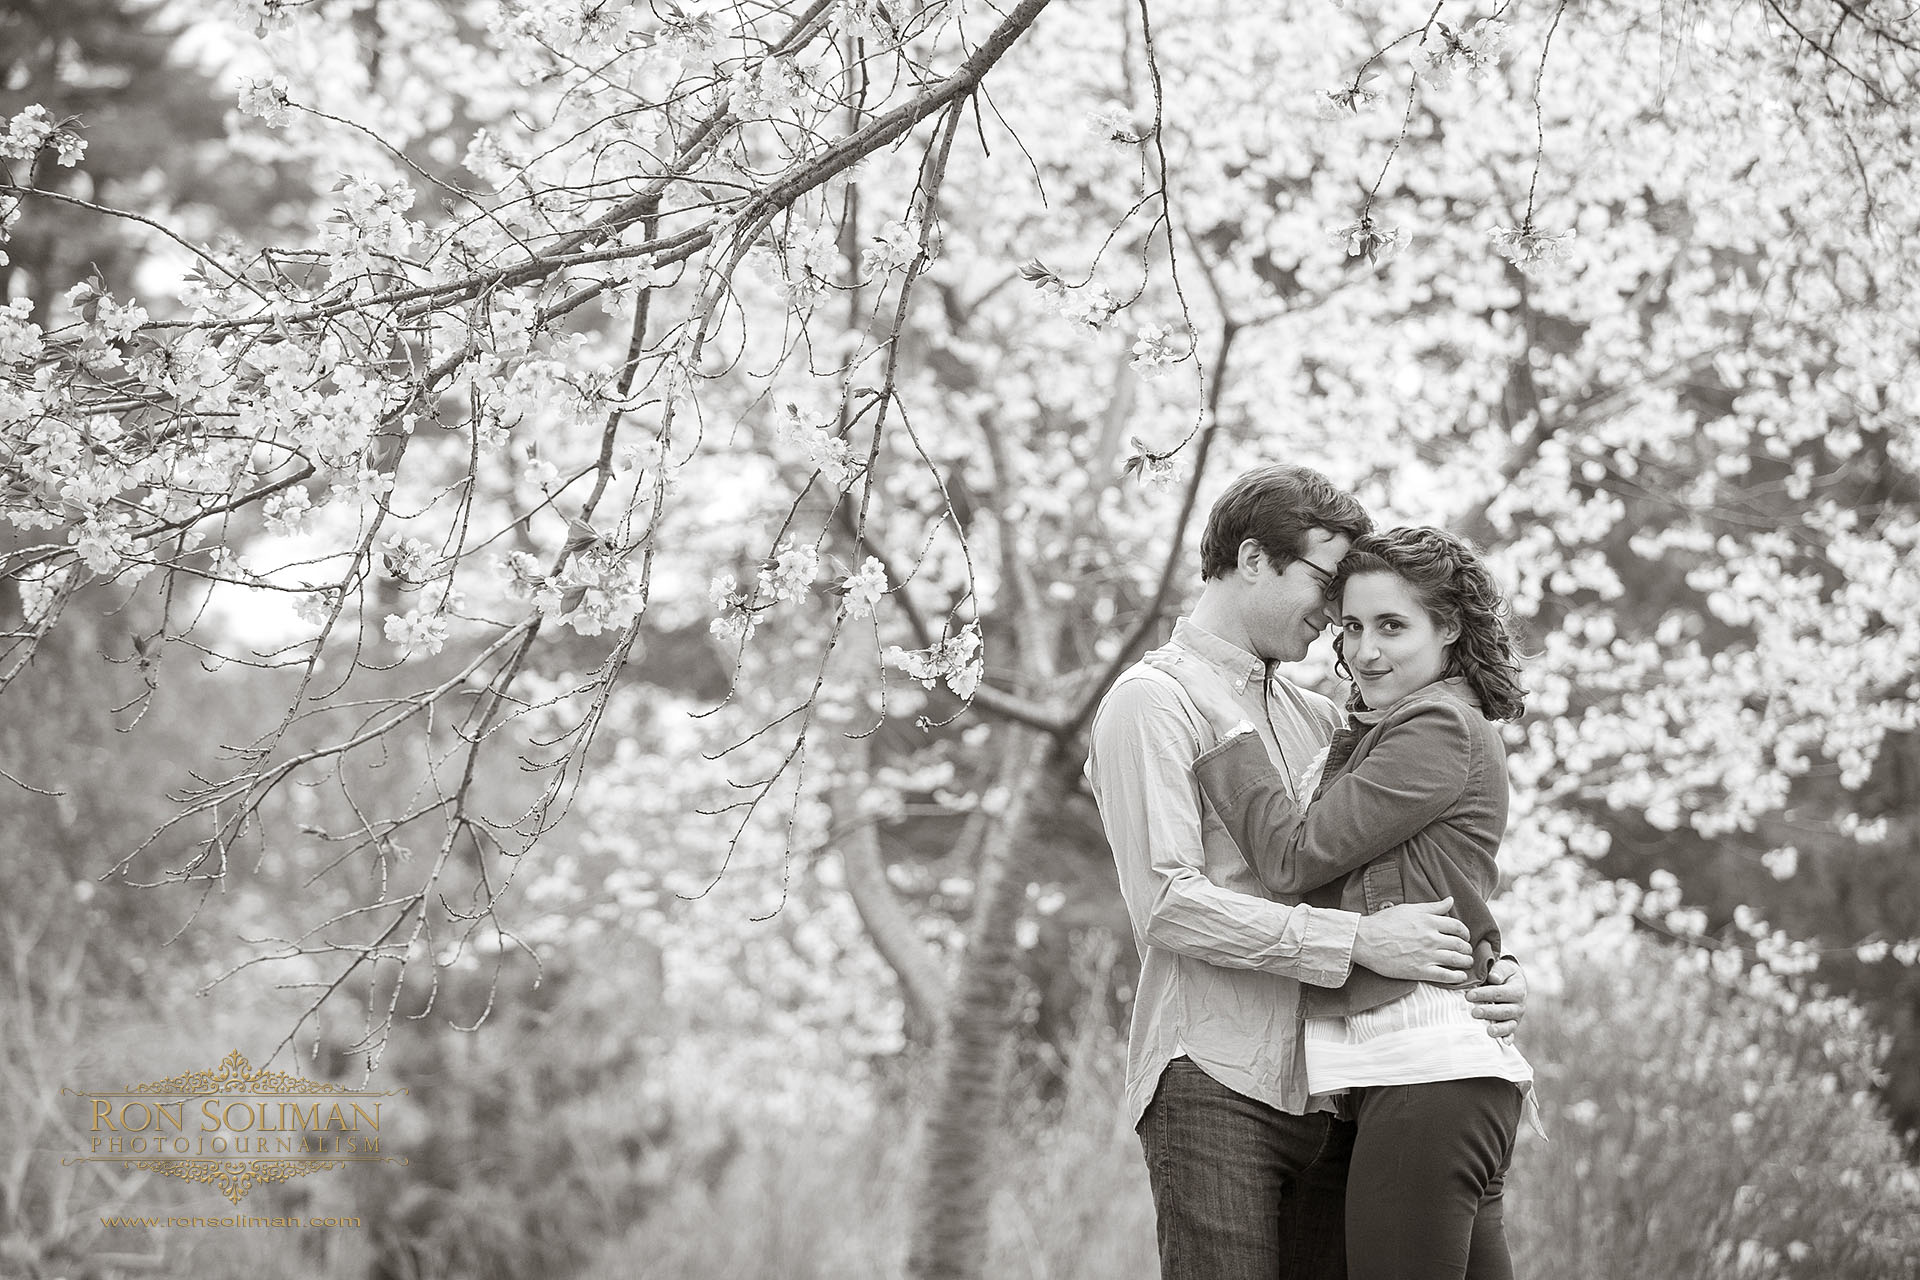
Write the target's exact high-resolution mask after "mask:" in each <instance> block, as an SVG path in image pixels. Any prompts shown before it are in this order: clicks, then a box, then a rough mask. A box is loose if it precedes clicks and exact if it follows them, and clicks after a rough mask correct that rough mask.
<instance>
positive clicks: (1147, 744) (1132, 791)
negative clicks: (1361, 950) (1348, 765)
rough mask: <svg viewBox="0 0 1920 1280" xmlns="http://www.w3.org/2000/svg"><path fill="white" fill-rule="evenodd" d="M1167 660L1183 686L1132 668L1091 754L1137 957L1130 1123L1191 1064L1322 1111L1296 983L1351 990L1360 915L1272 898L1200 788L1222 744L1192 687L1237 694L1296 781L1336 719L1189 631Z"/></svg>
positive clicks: (1092, 777) (1241, 1088) (1260, 1093)
mask: <svg viewBox="0 0 1920 1280" xmlns="http://www.w3.org/2000/svg"><path fill="white" fill-rule="evenodd" d="M1160 652H1161V653H1164V654H1169V655H1175V656H1177V657H1179V658H1180V659H1181V660H1182V661H1181V671H1180V675H1179V676H1178V677H1177V678H1176V677H1175V676H1174V675H1172V674H1169V673H1168V672H1165V671H1160V670H1157V669H1156V668H1153V667H1150V666H1147V665H1146V664H1144V663H1140V664H1136V665H1135V666H1133V667H1131V668H1129V669H1128V670H1127V671H1126V672H1124V673H1123V674H1122V675H1121V676H1120V678H1119V679H1118V680H1117V681H1115V683H1114V686H1113V688H1112V689H1111V690H1110V691H1109V692H1108V694H1107V696H1106V698H1105V699H1103V700H1102V702H1101V704H1100V710H1099V712H1098V713H1097V714H1096V715H1095V716H1094V720H1093V734H1092V744H1091V747H1090V749H1089V752H1088V756H1087V779H1088V781H1089V782H1090V783H1091V784H1092V787H1093V795H1094V800H1095V802H1096V803H1097V804H1098V805H1099V807H1100V818H1101V822H1102V824H1103V825H1104V826H1105V827H1106V831H1107V842H1108V844H1109V845H1110V846H1111V847H1112V849H1113V857H1114V865H1115V867H1116V869H1117V870H1118V872H1119V876H1120V892H1121V895H1122V896H1123V897H1124V898H1125V899H1126V903H1127V913H1128V915H1129V917H1130V918H1131V920H1132V923H1133V934H1134V944H1135V945H1136V946H1137V947H1138V948H1139V950H1140V981H1139V985H1138V987H1137V989H1136V990H1135V992H1134V1002H1133V1023H1132V1028H1131V1031H1130V1034H1129V1037H1128V1049H1127V1100H1128V1107H1129V1111H1130V1112H1131V1115H1132V1119H1133V1121H1134V1123H1136V1124H1138V1123H1139V1120H1140V1116H1141V1114H1142V1113H1143V1112H1145V1110H1146V1108H1147V1104H1148V1103H1149V1102H1151V1101H1152V1100H1153V1093H1154V1090H1155V1088H1156V1087H1157V1086H1158V1084H1159V1080H1160V1073H1161V1071H1162V1070H1164V1069H1165V1067H1166V1064H1167V1063H1168V1062H1169V1061H1171V1060H1172V1059H1173V1058H1174V1057H1176V1056H1178V1055H1180V1054H1183V1053H1184V1054H1185V1055H1186V1056H1187V1057H1189V1058H1191V1059H1192V1060H1193V1061H1194V1063H1195V1064H1196V1065H1198V1066H1199V1067H1200V1068H1201V1069H1202V1070H1204V1071H1205V1072H1206V1073H1207V1074H1208V1075H1210V1076H1212V1077H1213V1078H1214V1079H1215V1080H1217V1081H1219V1082H1220V1083H1221V1084H1223V1085H1225V1086H1226V1087H1227V1088H1229V1089H1232V1090H1234V1091H1235V1092H1237V1093H1241V1094H1244V1095H1245V1096H1247V1097H1249V1098H1253V1099H1255V1100H1257V1101H1260V1102H1264V1103H1266V1104H1267V1105H1269V1106H1273V1107H1277V1108H1279V1109H1280V1110H1283V1111H1287V1112H1291V1113H1294V1114H1296V1115H1297V1114H1304V1113H1306V1112H1307V1111H1309V1110H1320V1109H1324V1107H1325V1106H1326V1104H1324V1103H1316V1102H1314V1101H1313V1100H1312V1099H1311V1097H1310V1095H1309V1093H1308V1091H1307V1072H1306V1058H1305V1052H1304V1046H1303V1043H1302V1038H1301V1029H1300V1021H1299V1007H1300V985H1299V984H1300V983H1302V982H1307V983H1313V984H1315V985H1319V986H1329V987H1333V986H1339V985H1340V984H1341V983H1342V982H1344V981H1345V980H1346V977H1347V973H1348V970H1349V969H1350V968H1351V966H1352V961H1353V939H1354V934H1355V931H1356V930H1357V929H1358V927H1359V917H1358V916H1356V915H1352V914H1350V913H1348V912H1344V911H1327V910H1320V909H1316V908H1310V907H1306V906H1302V905H1300V904H1299V903H1298V902H1297V901H1295V900H1292V899H1286V900H1279V901H1276V900H1274V899H1273V898H1271V897H1269V896H1268V895H1267V893H1266V891H1265V890H1264V888H1263V887H1262V886H1261V884H1260V882H1259V880H1258V879H1257V878H1256V877H1255V876H1254V874H1253V872H1252V870H1251V869H1250V868H1249V867H1248V866H1247V864H1246V861H1245V859H1244V858H1242V857H1241V855H1240V850H1239V848H1238V847H1237V846H1236V845H1235V844H1234V843H1233V839H1232V837H1231V836H1229V835H1228V834H1227V832H1226V828H1225V827H1223V826H1222V825H1221V823H1220V820H1219V818H1218V817H1216V816H1215V815H1214V814H1213V812H1212V811H1211V810H1210V809H1209V808H1207V806H1206V805H1205V803H1204V801H1203V800H1202V799H1201V796H1200V791H1199V788H1198V786H1197V784H1196V783H1195V782H1194V780H1193V762H1194V759H1195V758H1196V757H1197V756H1199V755H1200V753H1201V752H1202V751H1205V750H1206V749H1207V748H1209V747H1211V746H1212V745H1214V742H1215V741H1216V735H1215V733H1214V731H1213V729H1212V728H1211V727H1210V726H1209V724H1208V722H1207V719H1206V717H1205V716H1203V715H1202V714H1201V713H1200V712H1199V710H1198V709H1197V708H1196V707H1195V706H1194V705H1193V702H1192V700H1191V699H1190V698H1189V697H1188V695H1187V694H1186V692H1185V686H1184V685H1183V683H1182V682H1183V681H1197V680H1208V681H1215V682H1217V687H1218V689H1219V690H1220V691H1221V692H1223V693H1225V692H1230V693H1231V694H1232V695H1233V697H1234V699H1235V700H1236V701H1238V702H1239V703H1240V704H1241V705H1242V706H1243V707H1244V708H1245V709H1246V712H1247V718H1248V721H1249V722H1250V723H1251V724H1252V725H1253V726H1254V729H1255V732H1257V733H1258V734H1259V735H1260V739H1261V741H1262V743H1263V744H1265V746H1266V748H1267V752H1268V754H1269V755H1270V756H1271V757H1272V758H1273V760H1274V763H1275V764H1276V765H1278V766H1279V767H1280V768H1282V769H1283V770H1284V771H1286V772H1287V773H1288V775H1289V777H1290V778H1294V779H1298V778H1299V777H1300V776H1301V775H1302V774H1303V773H1304V771H1305V770H1306V768H1307V766H1308V764H1309V763H1310V762H1311V761H1312V760H1313V759H1314V758H1315V757H1317V756H1318V755H1319V753H1320V751H1321V749H1322V748H1323V747H1325V746H1326V744H1327V739H1328V738H1329V737H1330V736H1331V734H1332V732H1333V728H1334V725H1335V724H1336V723H1337V720H1338V716H1337V712H1336V711H1335V709H1334V706H1333V704H1332V703H1331V702H1329V701H1328V700H1327V699H1325V698H1323V697H1321V696H1320V695H1319V694H1316V693H1312V692H1309V691H1307V690H1304V689H1300V688H1299V687H1297V686H1296V685H1294V684H1293V683H1292V682H1290V681H1288V680H1285V679H1283V678H1280V677H1277V676H1276V677H1274V678H1272V679H1268V670H1267V666H1266V664H1265V663H1263V662H1262V661H1261V660H1260V659H1259V658H1257V657H1255V656H1254V655H1253V654H1251V653H1248V652H1247V651H1246V650H1244V649H1241V648H1240V647H1238V646H1237V645H1233V644H1230V643H1228V642H1227V641H1225V640H1223V639H1221V638H1220V637H1219V636H1216V635H1214V634H1212V633H1211V632H1208V631H1205V630H1203V629H1201V628H1199V627H1196V626H1194V625H1193V623H1192V622H1190V621H1188V620H1187V619H1184V618H1183V619H1181V620H1180V621H1179V622H1178V623H1177V624H1175V626H1174V630H1173V637H1172V639H1171V641H1170V642H1169V643H1168V645H1167V646H1166V648H1165V649H1163V650H1160Z"/></svg>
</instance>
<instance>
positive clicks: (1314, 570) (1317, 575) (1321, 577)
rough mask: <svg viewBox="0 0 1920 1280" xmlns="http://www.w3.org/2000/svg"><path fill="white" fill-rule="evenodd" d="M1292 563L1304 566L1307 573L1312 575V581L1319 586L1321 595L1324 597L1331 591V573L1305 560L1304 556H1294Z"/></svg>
mask: <svg viewBox="0 0 1920 1280" xmlns="http://www.w3.org/2000/svg"><path fill="white" fill-rule="evenodd" d="M1293 562H1294V563H1295V564H1299V565H1305V566H1306V569H1307V572H1308V573H1310V574H1312V575H1313V579H1314V581H1315V582H1318V583H1319V584H1320V594H1321V595H1325V594H1327V592H1329V591H1331V590H1332V589H1333V574H1332V572H1330V571H1329V570H1327V569H1324V568H1322V567H1321V566H1319V565H1317V564H1315V563H1314V562H1313V561H1311V560H1309V559H1307V558H1306V557H1304V556H1295V557H1294V560H1293Z"/></svg>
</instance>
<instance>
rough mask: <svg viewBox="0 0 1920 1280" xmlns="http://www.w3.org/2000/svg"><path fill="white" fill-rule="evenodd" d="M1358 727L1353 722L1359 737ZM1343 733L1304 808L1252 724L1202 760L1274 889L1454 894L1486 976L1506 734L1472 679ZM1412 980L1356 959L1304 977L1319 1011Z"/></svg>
mask: <svg viewBox="0 0 1920 1280" xmlns="http://www.w3.org/2000/svg"><path fill="white" fill-rule="evenodd" d="M1353 732H1354V730H1352V729H1349V730H1343V731H1342V734H1344V735H1347V736H1348V738H1349V740H1351V735H1352V734H1353ZM1345 745H1346V744H1345V743H1344V742H1341V741H1340V735H1336V742H1335V748H1336V749H1335V751H1334V753H1333V755H1332V756H1331V757H1330V759H1329V763H1328V766H1327V772H1326V774H1325V775H1324V776H1323V777H1322V779H1321V785H1320V787H1319V789H1318V791H1317V792H1316V793H1315V798H1314V800H1313V803H1312V805H1311V806H1310V807H1308V808H1307V810H1306V812H1305V814H1304V816H1303V815H1302V813H1301V810H1300V804H1299V802H1298V801H1297V800H1295V799H1294V797H1293V794H1292V793H1291V792H1289V791H1288V789H1287V783H1286V781H1285V780H1284V779H1282V778H1281V777H1280V775H1279V774H1278V773H1277V772H1276V771H1275V769H1274V765H1273V762H1272V761H1271V759H1269V758H1268V756H1267V752H1266V749H1265V748H1264V747H1263V746H1261V744H1260V739H1259V738H1258V737H1257V736H1256V735H1254V734H1250V733H1249V734H1236V735H1232V736H1229V737H1227V738H1226V739H1224V740H1222V742H1221V743H1220V745H1218V746H1217V747H1214V748H1213V749H1212V750H1211V751H1208V752H1206V753H1205V754H1203V755H1202V756H1201V757H1200V758H1199V759H1198V760H1196V761H1195V762H1194V766H1193V770H1194V775H1195V777H1196V778H1197V779H1198V780H1199V783H1200V787H1201V789H1202V790H1203V791H1204V792H1205V793H1206V796H1207V799H1208V801H1209V802H1210V803H1211V804H1212V805H1213V807H1214V809H1215V811H1216V812H1218V813H1219V815H1220V818H1221V821H1223V822H1224V823H1225V824H1226V827H1227V831H1228V832H1229V833H1231V834H1232V836H1233V839H1234V842H1235V843H1236V844H1238V845H1239V846H1240V852H1241V854H1242V856H1244V857H1245V858H1246V860H1247V863H1248V865H1250V866H1251V867H1252V868H1253V870H1254V874H1256V875H1258V876H1259V877H1260V879H1261V881H1262V882H1263V883H1264V884H1265V885H1266V886H1267V888H1268V890H1269V891H1271V892H1272V893H1273V894H1275V895H1276V896H1279V897H1283V898H1291V899H1293V900H1295V901H1304V902H1306V903H1307V905H1309V906H1315V907H1333V908H1338V909H1340V910H1343V911H1352V912H1356V913H1358V914H1361V915H1371V914H1373V913H1374V912H1376V911H1383V910H1385V909H1386V908H1388V907H1391V906H1395V905H1397V904H1399V903H1403V902H1433V901H1437V900H1438V899H1441V898H1446V897H1451V898H1452V899H1453V913H1454V915H1455V916H1456V917H1458V918H1459V920H1460V922H1461V923H1462V924H1464V925H1466V926H1467V933H1468V938H1467V941H1468V944H1469V945H1470V946H1471V947H1472V948H1473V953H1474V971H1473V976H1474V978H1475V979H1477V980H1479V981H1482V982H1484V981H1485V980H1486V977H1487V969H1488V967H1489V966H1491V965H1492V963H1493V958H1494V957H1495V956H1497V955H1499V954H1500V929H1499V926H1497V925H1496V924H1495V923H1494V920H1493V915H1492V913H1491V912H1489V911H1488V910H1487V899H1488V898H1489V897H1491V896H1492V895H1493V892H1494V890H1495V888H1497V887H1498V885H1499V881H1500V874H1499V871H1498V870H1497V869H1496V867H1495V865H1494V855H1495V853H1496V852H1497V851H1498V850H1499V848H1500V838H1501V837H1502V836H1503V835H1504V834H1505V833H1506V828H1507V765H1506V747H1505V745H1504V744H1503V743H1502V742H1501V740H1500V731H1499V730H1498V728H1496V727H1495V726H1494V724H1493V723H1492V722H1491V721H1489V720H1488V719H1487V718H1486V716H1484V715H1482V714H1481V711H1480V703H1479V700H1478V699H1477V698H1475V697H1474V695H1473V691H1472V689H1471V688H1469V687H1468V685H1467V683H1466V681H1465V680H1462V679H1458V678H1454V679H1447V680H1438V681H1435V682H1434V683H1433V684H1430V685H1427V686H1426V687H1425V688H1422V689H1418V690H1416V691H1415V692H1413V693H1410V694H1408V695H1407V696H1406V697H1404V698H1402V699H1401V700H1400V701H1399V702H1396V703H1395V704H1394V705H1393V706H1392V707H1390V708H1388V710H1387V711H1386V712H1385V713H1384V714H1382V715H1381V716H1380V717H1379V719H1378V722H1377V723H1375V724H1374V725H1372V726H1371V727H1370V728H1366V729H1365V731H1364V732H1362V733H1360V734H1359V737H1358V741H1357V742H1354V743H1353V749H1352V754H1351V755H1349V756H1347V757H1346V759H1345V760H1344V761H1340V760H1338V759H1337V756H1338V748H1340V747H1344V746H1345ZM1413 986H1414V984H1413V983H1412V982H1410V981H1405V980H1402V979H1398V978H1383V977H1381V976H1380V975H1379V974H1376V973H1374V972H1372V971H1371V970H1369V969H1362V968H1358V967H1356V968H1355V969H1354V970H1353V971H1352V975H1351V976H1350V977H1349V978H1348V979H1347V981H1346V984H1345V985H1344V986H1341V987H1338V988H1333V989H1328V988H1323V987H1309V988H1307V989H1306V997H1307V998H1306V1002H1305V1013H1306V1015H1307V1016H1308V1017H1315V1018H1318V1017H1335V1016H1341V1015H1345V1014H1349V1013H1359V1012H1362V1011H1364V1010H1367V1009H1372V1008H1374V1007H1376V1006H1378V1005H1382V1004H1385V1003H1386V1002H1387V1001H1389V1000H1392V999H1395V998H1397V997H1398V996H1401V995H1404V994H1405V993H1406V992H1408V991H1410V990H1412V989H1413Z"/></svg>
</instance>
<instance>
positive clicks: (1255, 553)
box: [1238, 538, 1267, 574]
mask: <svg viewBox="0 0 1920 1280" xmlns="http://www.w3.org/2000/svg"><path fill="white" fill-rule="evenodd" d="M1266 561H1267V550H1266V548H1265V547H1263V546H1261V545H1260V544H1259V542H1257V541H1255V540H1254V539H1252V538H1243V539H1241V541H1240V558H1239V565H1238V567H1239V569H1240V572H1242V573H1248V574H1258V573H1259V572H1260V566H1261V565H1263V564H1265V563H1266Z"/></svg>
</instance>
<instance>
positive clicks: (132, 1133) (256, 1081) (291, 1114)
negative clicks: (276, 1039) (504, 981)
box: [60, 1049, 407, 1205]
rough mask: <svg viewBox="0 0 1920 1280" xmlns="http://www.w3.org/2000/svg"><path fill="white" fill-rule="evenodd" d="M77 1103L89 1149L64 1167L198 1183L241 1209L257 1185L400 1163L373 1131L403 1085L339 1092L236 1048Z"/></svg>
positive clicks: (338, 1088) (401, 1093)
mask: <svg viewBox="0 0 1920 1280" xmlns="http://www.w3.org/2000/svg"><path fill="white" fill-rule="evenodd" d="M60 1092H61V1093H62V1094H69V1095H73V1096H76V1097H80V1098H84V1099H86V1101H87V1109H88V1115H87V1117H86V1120H87V1123H86V1125H85V1127H84V1129H83V1134H84V1136H85V1138H86V1140H87V1144H88V1146H87V1150H86V1151H85V1152H83V1153H80V1154H75V1155H70V1156H67V1157H65V1158H64V1159H63V1160H62V1161H61V1163H63V1164H69V1165H71V1164H85V1163H94V1162H100V1163H117V1164H119V1165H120V1166H121V1167H122V1168H126V1169H145V1170H148V1171H150V1172H153V1173H158V1174H161V1175H163V1176H165V1177H169V1178H181V1179H184V1180H186V1181H188V1182H199V1183H205V1184H206V1185H208V1186H212V1187H214V1188H216V1189H218V1190H219V1192H220V1193H221V1194H222V1195H224V1196H226V1197H227V1199H229V1200H231V1201H232V1202H233V1203H234V1204H236V1205H237V1204H239V1203H240V1201H241V1200H243V1199H244V1198H245V1197H246V1194H247V1192H249V1191H251V1190H253V1188H255V1187H257V1186H263V1185H266V1184H269V1183H279V1182H285V1181H287V1180H288V1179H290V1178H304V1177H306V1176H307V1175H308V1174H311V1173H314V1172H317V1171H319V1170H323V1169H337V1168H342V1167H344V1166H346V1165H349V1164H354V1163H380V1164H398V1165H405V1164H406V1163H407V1160H406V1157H405V1156H397V1155H392V1154H389V1153H388V1152H387V1151H386V1150H385V1149H384V1143H383V1139H382V1135H381V1132H380V1126H381V1123H382V1121H383V1120H385V1119H390V1117H389V1116H387V1115H384V1114H383V1111H384V1109H385V1108H387V1107H389V1106H391V1105H392V1103H391V1102H390V1101H389V1100H390V1099H393V1098H396V1097H400V1096H404V1095H405V1094H406V1092H407V1091H406V1090H405V1089H384V1090H374V1089H345V1088H342V1087H341V1086H339V1085H337V1084H331V1083H328V1082H327V1081H324V1080H308V1079H306V1078H304V1077H302V1076H297V1075H293V1074H291V1073H290V1072H286V1071H267V1070H262V1069H259V1068H256V1067H255V1066H254V1065H253V1064H252V1063H251V1062H249V1061H247V1059H246V1058H245V1057H244V1056H243V1055H242V1054H241V1053H240V1052H239V1050H237V1049H236V1050H235V1051H233V1052H232V1053H229V1054H228V1055H227V1056H226V1057H225V1058H223V1059H221V1061H220V1064H219V1065H218V1066H216V1067H213V1068H212V1069H210V1070H206V1071H188V1072H185V1073H183V1074H181V1075H177V1076H170V1077H168V1078H167V1079H165V1080H151V1081H147V1082H145V1083H140V1084H130V1085H128V1086H127V1087H126V1088H124V1089H119V1090H113V1091H110V1092H87V1091H80V1090H74V1089H62V1090H61V1091H60Z"/></svg>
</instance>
